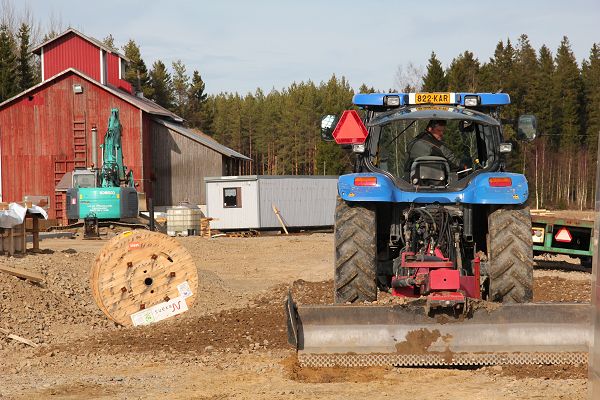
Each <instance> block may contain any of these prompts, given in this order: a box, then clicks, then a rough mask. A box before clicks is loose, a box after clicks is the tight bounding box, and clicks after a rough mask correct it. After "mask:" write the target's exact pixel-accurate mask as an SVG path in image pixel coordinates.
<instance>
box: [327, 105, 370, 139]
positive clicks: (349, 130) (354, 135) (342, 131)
mask: <svg viewBox="0 0 600 400" xmlns="http://www.w3.org/2000/svg"><path fill="white" fill-rule="evenodd" d="M368 135H369V132H368V131H367V128H366V127H365V124H363V122H362V121H361V120H360V116H359V115H358V113H357V112H356V110H346V111H344V113H343V114H342V118H340V122H338V124H337V125H336V127H335V130H334V131H333V138H334V139H335V142H336V143H337V144H360V143H364V142H365V140H366V139H367V136H368Z"/></svg>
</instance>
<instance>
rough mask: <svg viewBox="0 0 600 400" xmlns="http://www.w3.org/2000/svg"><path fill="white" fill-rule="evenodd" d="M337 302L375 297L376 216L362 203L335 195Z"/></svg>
mask: <svg viewBox="0 0 600 400" xmlns="http://www.w3.org/2000/svg"><path fill="white" fill-rule="evenodd" d="M334 242H335V274H334V291H335V292H334V299H335V302H336V303H348V302H350V303H355V302H365V301H367V302H372V301H375V300H377V218H376V214H375V208H374V207H373V206H372V205H369V204H365V203H346V202H345V201H344V200H342V199H341V198H339V197H338V199H337V203H336V207H335V238H334Z"/></svg>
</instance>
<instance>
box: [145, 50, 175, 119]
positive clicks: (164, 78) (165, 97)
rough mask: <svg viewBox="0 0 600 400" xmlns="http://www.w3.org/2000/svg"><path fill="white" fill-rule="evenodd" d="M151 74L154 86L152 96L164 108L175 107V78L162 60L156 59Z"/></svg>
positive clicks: (151, 84)
mask: <svg viewBox="0 0 600 400" xmlns="http://www.w3.org/2000/svg"><path fill="white" fill-rule="evenodd" d="M149 76H150V87H151V88H152V96H151V97H150V98H151V99H152V100H154V102H155V103H156V104H158V105H161V106H163V107H164V108H168V109H170V108H171V107H173V79H172V78H171V74H169V72H168V71H167V67H166V66H165V64H164V63H163V62H162V61H161V60H156V61H155V62H154V64H152V70H151V71H150V74H149Z"/></svg>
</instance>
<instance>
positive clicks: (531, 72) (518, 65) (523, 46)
mask: <svg viewBox="0 0 600 400" xmlns="http://www.w3.org/2000/svg"><path fill="white" fill-rule="evenodd" d="M539 70H540V65H539V62H538V59H537V56H536V53H535V49H534V48H533V47H532V46H531V43H529V38H528V37H527V35H525V34H523V35H521V36H520V37H519V41H518V43H517V49H516V54H515V63H514V69H513V75H514V78H513V79H514V83H515V90H516V91H517V93H516V95H517V96H519V101H518V107H519V109H520V111H521V112H524V113H532V112H534V111H536V108H537V107H536V105H537V104H536V98H535V93H534V92H535V90H534V85H535V80H536V76H537V75H538V73H539ZM511 97H512V95H511Z"/></svg>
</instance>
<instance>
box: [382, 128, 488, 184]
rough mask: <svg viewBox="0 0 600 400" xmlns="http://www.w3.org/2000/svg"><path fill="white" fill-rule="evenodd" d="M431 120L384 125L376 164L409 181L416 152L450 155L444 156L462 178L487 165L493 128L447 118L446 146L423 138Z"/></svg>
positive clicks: (451, 169)
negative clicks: (488, 138) (488, 136)
mask: <svg viewBox="0 0 600 400" xmlns="http://www.w3.org/2000/svg"><path fill="white" fill-rule="evenodd" d="M411 123H412V124H411ZM427 123H428V121H414V122H413V121H397V122H394V123H391V124H388V125H385V126H383V127H382V129H381V133H380V135H379V141H378V146H377V153H376V155H375V157H374V159H373V161H372V162H373V164H374V165H375V166H376V167H378V168H380V169H382V170H385V171H388V172H389V173H391V174H392V175H394V176H395V177H397V178H401V179H404V180H406V181H407V182H410V178H411V171H412V173H413V174H414V167H415V164H414V162H415V157H416V156H438V157H442V156H443V155H446V156H445V157H444V158H446V159H447V160H448V161H449V166H450V173H451V174H454V175H457V174H458V179H461V178H463V177H465V176H467V175H469V172H471V171H474V170H477V169H482V168H485V167H486V164H487V162H488V155H487V152H486V146H485V136H486V134H485V130H486V129H487V130H489V129H491V128H489V127H484V126H482V125H478V124H475V123H471V124H468V123H461V125H460V129H459V121H447V124H446V126H445V129H443V139H442V141H443V143H444V144H445V149H443V148H439V147H438V146H435V144H431V143H430V142H428V143H426V144H424V145H423V144H421V143H423V142H419V140H420V139H419V138H421V140H422V138H423V135H424V132H425V131H426V127H427ZM417 142H419V143H418V144H417ZM448 153H449V154H450V155H449V156H448ZM460 171H465V172H460Z"/></svg>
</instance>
